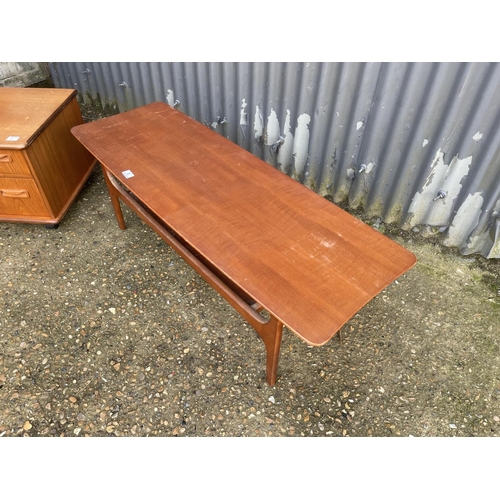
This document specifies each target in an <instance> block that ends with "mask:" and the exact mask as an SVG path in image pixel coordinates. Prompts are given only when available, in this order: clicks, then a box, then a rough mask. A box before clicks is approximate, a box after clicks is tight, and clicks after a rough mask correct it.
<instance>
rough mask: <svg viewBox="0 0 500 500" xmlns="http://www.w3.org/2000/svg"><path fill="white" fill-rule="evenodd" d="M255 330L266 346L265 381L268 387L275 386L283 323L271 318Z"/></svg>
mask: <svg viewBox="0 0 500 500" xmlns="http://www.w3.org/2000/svg"><path fill="white" fill-rule="evenodd" d="M256 330H257V333H258V334H259V335H260V337H261V338H262V340H263V341H264V345H265V346H266V353H267V359H266V381H267V383H268V384H269V385H270V386H273V385H274V384H276V378H277V373H278V361H279V356H280V347H281V336H282V333H283V323H281V321H279V320H277V319H276V318H275V317H273V316H271V318H270V319H269V321H268V322H267V323H265V324H263V325H259V326H258V328H256Z"/></svg>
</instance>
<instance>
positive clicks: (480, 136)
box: [472, 132, 483, 142]
mask: <svg viewBox="0 0 500 500" xmlns="http://www.w3.org/2000/svg"><path fill="white" fill-rule="evenodd" d="M472 138H473V139H474V140H475V141H476V142H479V141H480V140H481V139H482V138H483V134H481V132H476V133H475V134H474V136H473V137H472Z"/></svg>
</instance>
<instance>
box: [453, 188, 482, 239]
mask: <svg viewBox="0 0 500 500" xmlns="http://www.w3.org/2000/svg"><path fill="white" fill-rule="evenodd" d="M483 202H484V198H483V196H482V194H481V193H479V192H478V193H474V194H469V196H467V198H466V199H465V201H464V202H463V203H462V205H460V208H459V209H458V210H457V214H456V215H455V217H453V221H452V223H451V226H450V227H449V229H448V235H447V236H446V238H445V240H444V244H445V245H448V246H460V244H461V242H463V241H464V240H465V239H466V238H467V237H468V236H469V235H470V234H471V233H472V231H474V228H475V227H476V226H477V225H478V223H479V217H480V216H481V207H482V206H483Z"/></svg>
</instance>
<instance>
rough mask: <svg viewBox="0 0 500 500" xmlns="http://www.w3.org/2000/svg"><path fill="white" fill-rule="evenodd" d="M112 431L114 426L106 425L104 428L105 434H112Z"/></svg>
mask: <svg viewBox="0 0 500 500" xmlns="http://www.w3.org/2000/svg"><path fill="white" fill-rule="evenodd" d="M114 430H115V426H114V425H108V426H107V427H106V432H107V433H109V434H111V433H112V432H114Z"/></svg>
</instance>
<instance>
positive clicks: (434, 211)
mask: <svg viewBox="0 0 500 500" xmlns="http://www.w3.org/2000/svg"><path fill="white" fill-rule="evenodd" d="M471 162H472V156H468V157H467V158H464V159H460V158H458V156H455V157H454V158H453V159H452V160H451V162H450V164H449V165H448V164H446V163H445V162H444V153H443V151H441V149H439V150H438V151H437V153H436V156H435V157H434V160H433V162H432V164H431V171H430V173H429V175H428V176H427V179H426V181H425V183H424V185H423V186H422V189H421V190H420V191H418V192H417V193H415V195H414V196H413V199H412V202H411V205H410V208H409V209H408V212H409V213H410V214H412V215H413V216H412V218H411V221H410V227H414V226H416V225H418V224H429V225H431V226H447V225H449V224H450V222H451V215H452V211H453V204H454V200H455V199H456V197H457V196H458V194H459V193H460V189H461V188H462V184H461V181H462V179H463V177H464V176H466V175H467V174H468V173H469V168H470V165H471ZM439 191H445V192H446V193H447V194H446V197H445V198H442V199H438V200H436V201H433V200H434V198H436V197H437V195H438V192H439Z"/></svg>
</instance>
